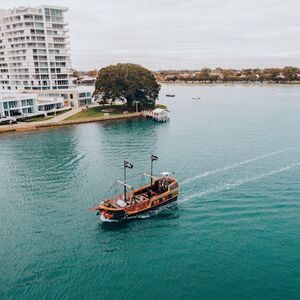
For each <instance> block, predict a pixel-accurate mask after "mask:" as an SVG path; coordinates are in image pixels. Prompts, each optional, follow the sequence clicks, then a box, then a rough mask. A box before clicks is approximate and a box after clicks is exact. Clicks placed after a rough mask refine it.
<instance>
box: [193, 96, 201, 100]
mask: <svg viewBox="0 0 300 300" xmlns="http://www.w3.org/2000/svg"><path fill="white" fill-rule="evenodd" d="M192 99H196V100H199V99H201V97H200V96H193V97H192Z"/></svg>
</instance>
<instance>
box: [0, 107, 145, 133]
mask: <svg viewBox="0 0 300 300" xmlns="http://www.w3.org/2000/svg"><path fill="white" fill-rule="evenodd" d="M137 118H143V113H141V112H138V113H129V114H124V115H116V116H101V117H96V118H82V119H78V120H69V121H68V120H63V121H59V122H49V121H47V122H45V121H42V122H33V123H28V124H25V123H22V124H13V125H2V126H0V133H5V132H21V131H34V130H41V129H45V128H49V127H57V126H66V125H74V124H84V123H92V122H105V121H117V120H127V119H137Z"/></svg>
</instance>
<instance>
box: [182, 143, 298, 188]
mask: <svg viewBox="0 0 300 300" xmlns="http://www.w3.org/2000/svg"><path fill="white" fill-rule="evenodd" d="M293 149H295V147H294V148H285V149H282V150H279V151H274V152H270V153H267V154H264V155H258V156H255V157H253V158H250V159H247V160H244V161H241V162H238V163H235V164H233V165H228V166H225V167H223V168H217V169H215V170H212V171H206V172H204V173H202V174H198V175H195V176H193V177H190V178H187V179H185V180H183V181H182V182H181V184H187V183H190V182H192V181H195V180H197V179H200V178H203V177H207V176H210V175H213V174H216V173H220V172H226V171H229V170H232V169H235V168H237V167H240V166H242V165H245V164H248V163H251V162H254V161H256V160H260V159H264V158H266V157H270V156H273V155H277V154H280V153H283V152H286V151H288V150H293Z"/></svg>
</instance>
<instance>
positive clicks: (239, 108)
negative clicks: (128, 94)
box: [0, 85, 300, 299]
mask: <svg viewBox="0 0 300 300" xmlns="http://www.w3.org/2000/svg"><path fill="white" fill-rule="evenodd" d="M167 93H174V94H176V97H174V98H167V97H165V95H166V94H167ZM192 96H200V97H201V99H200V100H195V99H192ZM160 103H164V104H167V105H168V107H169V110H170V118H171V121H170V123H166V124H159V123H155V122H153V121H151V120H131V121H121V122H114V123H93V124H83V125H76V126H69V127H62V128H55V129H48V130H43V131H36V132H27V133H8V134H2V135H0V298H1V299H300V87H299V86H298V87H297V86H253V85H251V86H239V85H232V86H230V85H228V86H224V85H215V86H214V85H212V86H200V85H194V86H192V85H163V86H162V90H161V94H160ZM152 153H153V154H155V155H157V156H158V157H159V160H158V161H157V162H155V167H154V169H155V173H157V174H159V173H160V172H161V171H169V172H173V173H174V176H175V177H176V178H177V179H178V180H179V182H180V188H181V194H180V197H179V199H178V206H177V207H171V208H168V209H165V210H163V211H160V212H157V213H156V214H152V215H145V216H143V218H139V219H136V220H130V221H127V222H121V223H103V222H101V221H100V219H99V216H96V214H95V213H94V212H91V211H89V208H90V207H93V206H94V205H95V204H97V203H98V202H99V201H100V200H101V199H103V198H105V197H108V196H110V195H112V194H114V193H115V192H116V191H117V190H119V191H121V190H120V187H119V188H116V186H115V185H114V182H115V180H116V179H118V178H121V179H122V176H123V175H122V174H123V169H122V165H123V159H128V160H129V161H131V162H132V163H133V164H134V168H133V169H132V170H128V177H129V180H128V182H129V183H130V184H132V185H133V186H138V185H140V184H143V183H146V182H147V180H148V179H147V178H143V177H142V176H141V174H142V173H143V172H145V171H146V172H149V168H150V160H149V158H150V155H151V154H152Z"/></svg>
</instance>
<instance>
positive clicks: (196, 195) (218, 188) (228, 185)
mask: <svg viewBox="0 0 300 300" xmlns="http://www.w3.org/2000/svg"><path fill="white" fill-rule="evenodd" d="M298 166H300V162H297V163H293V164H291V165H289V166H286V167H282V168H280V169H276V170H273V171H270V172H267V173H262V174H261V175H258V176H253V177H249V178H245V179H239V180H237V181H235V182H233V183H225V184H221V185H219V186H216V187H215V188H211V189H208V190H206V191H203V192H198V193H194V194H191V195H189V196H185V197H184V198H183V199H182V200H180V201H178V202H179V203H183V202H187V201H189V200H191V199H193V198H201V197H204V196H207V195H209V194H212V193H218V192H222V191H226V190H231V189H233V188H235V187H238V186H240V185H243V184H246V183H249V182H253V181H257V180H260V179H263V178H265V177H268V176H272V175H275V174H277V173H281V172H284V171H288V170H290V169H292V168H294V167H298Z"/></svg>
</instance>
